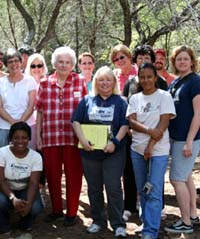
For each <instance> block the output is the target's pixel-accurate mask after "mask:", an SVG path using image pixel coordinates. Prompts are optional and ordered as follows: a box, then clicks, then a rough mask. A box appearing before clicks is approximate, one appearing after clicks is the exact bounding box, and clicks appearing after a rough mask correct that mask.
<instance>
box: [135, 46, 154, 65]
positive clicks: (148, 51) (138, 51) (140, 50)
mask: <svg viewBox="0 0 200 239" xmlns="http://www.w3.org/2000/svg"><path fill="white" fill-rule="evenodd" d="M138 55H143V56H144V55H149V56H150V57H151V62H152V63H154V62H155V60H156V55H155V52H154V50H153V48H152V47H151V46H150V45H141V46H137V47H136V48H135V49H134V50H133V57H132V61H133V63H136V61H137V57H138Z"/></svg>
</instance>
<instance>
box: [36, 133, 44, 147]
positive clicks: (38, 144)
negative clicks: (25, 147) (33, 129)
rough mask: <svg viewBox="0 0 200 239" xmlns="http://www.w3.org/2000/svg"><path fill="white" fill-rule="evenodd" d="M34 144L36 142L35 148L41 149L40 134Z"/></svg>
mask: <svg viewBox="0 0 200 239" xmlns="http://www.w3.org/2000/svg"><path fill="white" fill-rule="evenodd" d="M36 144H37V149H38V150H42V148H43V144H42V137H41V136H40V135H39V136H38V137H37V141H36Z"/></svg>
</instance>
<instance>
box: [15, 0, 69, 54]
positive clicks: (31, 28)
mask: <svg viewBox="0 0 200 239" xmlns="http://www.w3.org/2000/svg"><path fill="white" fill-rule="evenodd" d="M13 2H14V4H15V6H16V8H17V9H18V11H19V12H20V13H21V15H22V17H23V18H24V20H25V22H26V24H27V28H28V33H27V36H26V38H25V39H24V40H23V42H24V43H25V44H27V45H31V44H32V41H33V39H34V36H35V32H36V30H35V24H34V20H33V18H32V17H31V15H30V14H29V13H28V11H27V10H26V8H25V7H24V6H23V5H22V4H21V1H20V0H13ZM66 2H67V0H57V2H56V4H55V7H54V9H53V11H52V14H51V16H50V19H49V22H48V25H47V28H46V32H45V34H44V36H43V37H42V38H41V39H40V40H39V43H38V44H37V45H36V47H35V49H36V51H37V52H40V51H41V50H42V49H43V48H44V46H45V45H46V44H47V42H48V41H49V40H50V39H52V38H53V37H54V32H55V28H54V27H55V24H56V20H57V17H58V15H59V12H60V8H61V7H62V5H63V4H64V3H66Z"/></svg>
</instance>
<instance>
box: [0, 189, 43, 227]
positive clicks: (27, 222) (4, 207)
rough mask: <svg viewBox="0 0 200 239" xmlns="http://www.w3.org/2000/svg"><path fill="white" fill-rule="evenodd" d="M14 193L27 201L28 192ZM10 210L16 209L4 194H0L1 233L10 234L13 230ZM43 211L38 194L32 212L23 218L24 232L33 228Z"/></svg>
mask: <svg viewBox="0 0 200 239" xmlns="http://www.w3.org/2000/svg"><path fill="white" fill-rule="evenodd" d="M13 193H14V194H15V196H16V197H17V198H19V199H24V200H26V199H27V190H20V191H13ZM10 209H14V207H13V205H12V203H11V201H10V200H9V198H8V197H7V196H6V195H5V194H4V193H2V192H0V232H9V231H10V230H11V225H10V212H9V210H10ZM42 209H43V204H42V201H41V197H40V193H39V192H38V194H37V196H36V198H35V201H34V203H33V205H32V209H31V211H30V212H29V213H28V214H27V215H26V216H25V217H21V221H20V225H21V228H22V229H24V230H25V229H28V228H31V227H32V223H33V220H34V219H35V217H36V216H37V215H38V214H39V213H40V211H41V210H42ZM11 213H12V212H11Z"/></svg>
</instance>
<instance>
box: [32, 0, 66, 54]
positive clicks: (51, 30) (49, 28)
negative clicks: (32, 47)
mask: <svg viewBox="0 0 200 239" xmlns="http://www.w3.org/2000/svg"><path fill="white" fill-rule="evenodd" d="M65 2H67V0H57V3H56V6H55V8H54V9H53V12H52V16H51V18H50V20H49V23H48V26H47V30H46V33H45V36H44V37H43V38H42V39H41V40H40V42H39V43H38V45H37V46H36V51H37V52H40V51H41V50H42V48H43V47H44V46H45V45H46V44H47V42H48V41H49V40H50V39H52V38H53V37H54V28H55V24H56V20H57V18H58V15H59V13H60V8H61V7H62V5H63V4H64V3H65Z"/></svg>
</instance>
